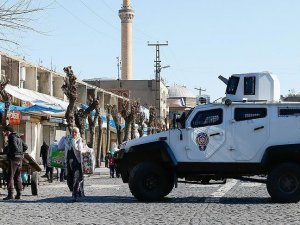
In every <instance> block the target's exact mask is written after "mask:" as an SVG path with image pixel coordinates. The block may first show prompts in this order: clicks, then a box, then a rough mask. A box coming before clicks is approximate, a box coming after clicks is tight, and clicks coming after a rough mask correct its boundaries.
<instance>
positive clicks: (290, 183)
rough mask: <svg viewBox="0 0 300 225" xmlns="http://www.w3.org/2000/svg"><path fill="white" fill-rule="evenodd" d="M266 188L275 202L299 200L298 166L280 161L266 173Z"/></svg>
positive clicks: (299, 169)
mask: <svg viewBox="0 0 300 225" xmlns="http://www.w3.org/2000/svg"><path fill="white" fill-rule="evenodd" d="M267 190H268V192H269V194H270V196H271V198H272V200H273V201H275V202H280V203H291V202H298V201H299V200H300V166H299V165H298V164H295V163H282V164H279V165H277V166H275V167H274V168H273V169H272V170H271V172H270V173H269V174H268V178H267Z"/></svg>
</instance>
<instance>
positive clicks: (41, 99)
mask: <svg viewBox="0 0 300 225" xmlns="http://www.w3.org/2000/svg"><path fill="white" fill-rule="evenodd" d="M0 68H1V76H0V79H3V77H4V76H6V77H7V78H8V79H9V80H10V82H9V84H8V85H7V86H6V88H5V90H6V91H7V92H8V93H9V94H10V95H11V96H12V104H13V105H16V106H24V107H28V106H32V105H39V106H41V105H42V106H46V107H49V108H51V109H57V108H58V109H61V110H62V112H60V113H54V112H51V111H29V112H25V113H24V112H22V113H21V117H20V121H19V122H18V123H17V125H14V128H15V130H16V131H17V132H18V133H20V134H22V135H24V139H25V142H26V143H27V144H28V147H29V148H28V152H29V153H30V155H31V156H32V157H33V158H34V159H39V154H40V146H41V145H42V143H43V141H46V143H47V144H50V143H52V142H53V141H54V140H59V139H60V138H61V137H62V136H64V135H66V123H65V120H64V116H65V110H66V109H67V107H68V104H69V103H68V101H67V97H66V96H65V95H64V93H63V91H62V89H61V86H62V85H63V83H64V78H65V75H64V74H61V73H58V72H55V71H53V70H49V69H47V68H45V67H43V66H40V65H36V64H33V63H31V62H28V61H26V60H24V59H22V58H19V57H15V56H11V55H8V54H6V53H4V52H0ZM77 90H78V99H77V101H78V103H82V104H85V105H86V104H87V97H88V96H97V97H98V98H99V99H100V104H101V112H100V113H101V115H102V116H105V115H106V113H105V110H104V106H105V105H107V104H112V105H113V104H117V103H118V99H122V101H123V100H125V101H128V99H127V98H124V97H121V96H119V95H116V94H114V93H112V92H108V91H106V90H104V89H101V88H98V87H96V86H93V85H90V84H87V83H85V82H83V81H80V80H77ZM0 102H1V99H0ZM11 115H12V113H11ZM104 126H105V124H104ZM112 130H113V129H112ZM113 131H114V130H113ZM96 133H97V132H96ZM104 133H105V131H104ZM111 136H112V137H114V135H111ZM0 142H1V143H0V144H1V146H2V144H3V140H2V138H1V140H0ZM103 144H104V145H110V143H105V142H103ZM103 148H104V149H105V148H106V147H105V146H103Z"/></svg>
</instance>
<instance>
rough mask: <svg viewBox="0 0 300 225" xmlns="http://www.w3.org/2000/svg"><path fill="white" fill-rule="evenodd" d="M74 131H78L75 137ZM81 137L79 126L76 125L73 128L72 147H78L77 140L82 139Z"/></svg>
mask: <svg viewBox="0 0 300 225" xmlns="http://www.w3.org/2000/svg"><path fill="white" fill-rule="evenodd" d="M73 131H76V136H75V137H73ZM80 138H81V137H80V133H79V129H78V128H77V127H74V128H73V129H72V134H71V147H72V148H73V149H76V147H75V146H76V142H77V141H78V140H79V139H80Z"/></svg>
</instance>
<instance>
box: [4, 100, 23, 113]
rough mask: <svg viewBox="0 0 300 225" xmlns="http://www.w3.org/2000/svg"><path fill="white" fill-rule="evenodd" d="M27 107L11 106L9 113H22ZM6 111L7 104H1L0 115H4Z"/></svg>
mask: <svg viewBox="0 0 300 225" xmlns="http://www.w3.org/2000/svg"><path fill="white" fill-rule="evenodd" d="M25 108H26V107H22V106H16V105H12V104H11V105H10V106H9V111H14V110H19V111H22V110H24V109H25ZM4 111H5V104H4V102H0V113H4Z"/></svg>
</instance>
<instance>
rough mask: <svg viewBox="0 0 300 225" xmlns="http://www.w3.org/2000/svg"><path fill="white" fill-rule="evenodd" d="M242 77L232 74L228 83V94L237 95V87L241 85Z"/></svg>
mask: <svg viewBox="0 0 300 225" xmlns="http://www.w3.org/2000/svg"><path fill="white" fill-rule="evenodd" d="M239 81H240V78H239V77H235V76H231V77H230V78H229V80H228V83H227V88H226V94H232V95H235V93H236V90H237V87H238V85H239Z"/></svg>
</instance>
